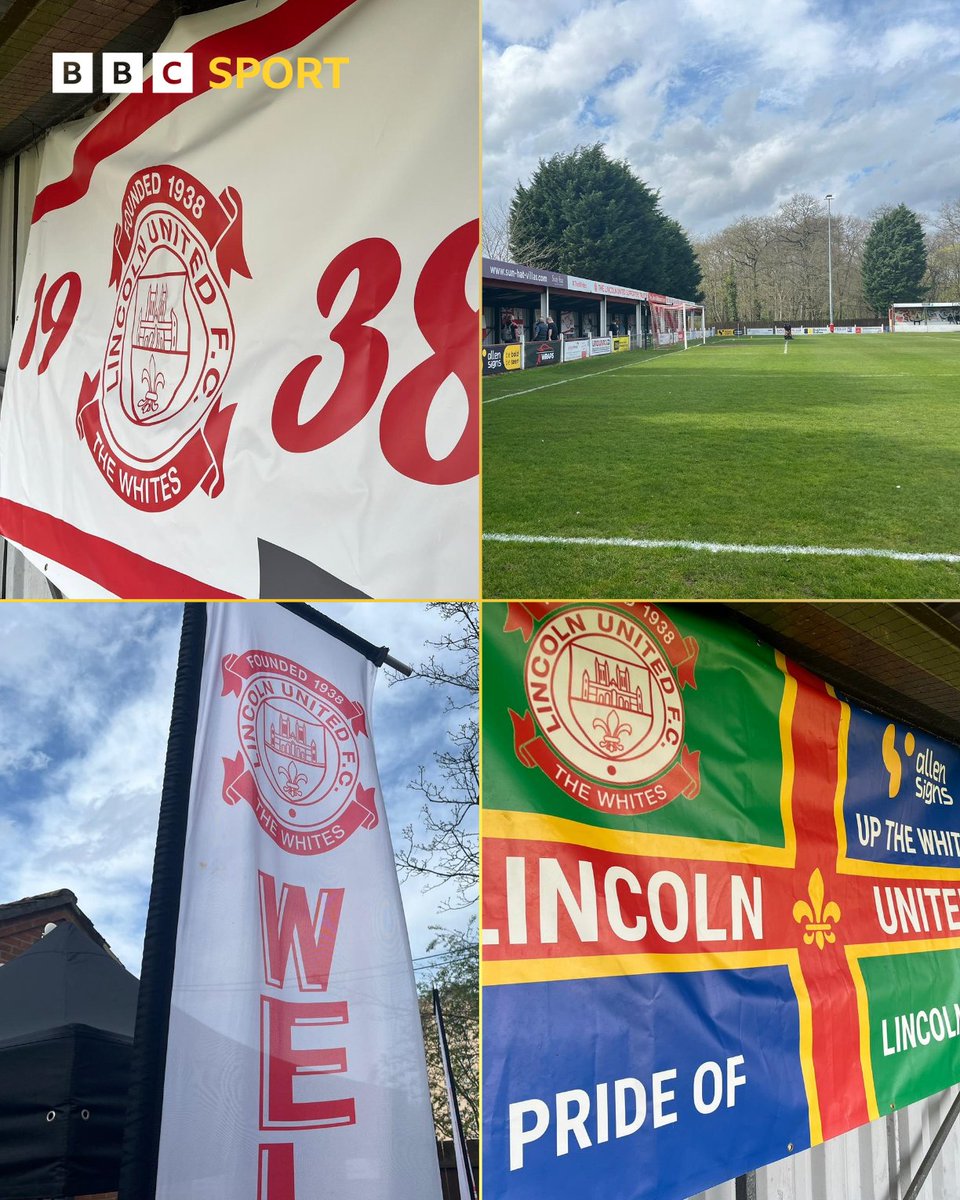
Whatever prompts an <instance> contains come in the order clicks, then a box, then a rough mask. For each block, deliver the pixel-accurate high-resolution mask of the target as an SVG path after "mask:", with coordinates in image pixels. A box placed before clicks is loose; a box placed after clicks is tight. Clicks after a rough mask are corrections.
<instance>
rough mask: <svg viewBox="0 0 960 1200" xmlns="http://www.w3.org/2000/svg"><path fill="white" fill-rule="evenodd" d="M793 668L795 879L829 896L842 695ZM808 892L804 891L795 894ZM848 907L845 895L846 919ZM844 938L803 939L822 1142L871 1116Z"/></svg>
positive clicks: (833, 879)
mask: <svg viewBox="0 0 960 1200" xmlns="http://www.w3.org/2000/svg"><path fill="white" fill-rule="evenodd" d="M790 674H791V675H792V676H793V677H794V678H795V679H796V680H797V683H798V688H797V702H796V708H795V709H794V716H793V727H792V737H793V751H794V760H795V763H796V774H795V776H794V784H793V822H794V828H795V829H796V834H797V872H798V881H800V882H802V880H803V879H805V878H808V877H812V875H813V872H814V871H815V870H817V871H819V872H820V878H821V879H822V880H823V885H824V891H825V894H826V896H827V897H830V896H832V895H835V894H836V893H837V889H838V886H839V885H838V878H837V872H836V860H837V847H836V841H835V839H834V837H833V833H832V831H833V829H834V803H835V799H836V787H837V771H838V766H837V754H838V737H839V730H840V702H839V701H838V700H837V699H836V698H835V697H834V696H831V695H830V693H829V692H828V691H827V688H826V685H825V684H824V682H823V681H822V680H821V679H818V678H817V677H816V676H815V675H812V674H810V673H809V672H808V671H805V670H804V669H803V668H802V667H799V666H797V665H796V664H795V663H793V662H791V663H790ZM803 898H804V897H803V895H802V893H801V895H800V896H798V899H803ZM846 907H847V906H846V901H844V903H843V904H842V905H841V919H842V917H843V913H844V908H846ZM849 915H850V914H849V912H848V918H849ZM845 941H846V938H844V939H840V938H838V939H837V940H836V942H834V943H829V942H828V943H827V944H825V945H824V946H822V947H821V946H817V945H816V944H815V943H814V944H809V945H808V944H806V943H805V942H804V943H802V944H801V946H800V967H801V970H802V971H803V977H804V979H805V981H806V984H807V991H808V993H809V996H810V1008H811V1012H812V1016H813V1065H814V1071H815V1072H816V1077H817V1093H818V1096H819V1101H820V1120H821V1123H822V1126H823V1137H824V1140H825V1141H826V1140H827V1139H829V1138H832V1137H836V1135H837V1134H840V1133H844V1132H845V1131H846V1130H848V1129H853V1128H855V1127H856V1126H858V1125H865V1124H866V1123H867V1122H868V1121H869V1119H870V1114H869V1112H868V1110H867V1099H866V1092H865V1090H864V1083H863V1072H862V1066H861V1064H860V1061H859V1059H860V1049H859V1047H860V1023H859V1016H858V1012H857V994H856V989H855V987H854V983H853V979H852V978H851V976H850V971H849V968H848V967H847V963H846V958H845V955H844V949H843V943H844V942H845Z"/></svg>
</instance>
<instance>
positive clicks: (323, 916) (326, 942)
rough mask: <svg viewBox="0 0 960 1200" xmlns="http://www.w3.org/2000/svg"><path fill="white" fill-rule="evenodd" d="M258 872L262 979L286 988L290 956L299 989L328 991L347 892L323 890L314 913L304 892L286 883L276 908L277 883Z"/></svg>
mask: <svg viewBox="0 0 960 1200" xmlns="http://www.w3.org/2000/svg"><path fill="white" fill-rule="evenodd" d="M257 874H258V875H259V876H260V928H261V931H262V934H263V974H264V978H265V979H266V981H267V983H268V984H270V985H271V987H278V988H279V987H283V981H284V978H285V976H286V973H287V963H288V962H289V960H290V955H291V954H292V955H293V962H294V965H295V967H296V969H297V984H298V986H299V988H300V990H301V991H302V992H325V991H326V990H327V981H328V980H329V978H330V965H331V963H332V961H333V948H334V945H335V943H336V940H337V927H338V925H339V924H340V909H341V907H342V905H343V888H321V889H320V891H319V892H318V893H317V902H316V904H315V906H314V909H313V913H312V914H311V912H310V905H309V904H308V902H307V893H306V890H305V889H304V888H302V887H295V886H292V885H291V884H289V883H285V884H283V885H282V886H281V889H280V903H279V905H278V904H277V881H276V880H275V879H274V878H273V876H272V875H267V874H266V873H265V872H263V871H258V872H257Z"/></svg>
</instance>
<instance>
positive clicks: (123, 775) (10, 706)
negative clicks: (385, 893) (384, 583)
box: [0, 602, 466, 973]
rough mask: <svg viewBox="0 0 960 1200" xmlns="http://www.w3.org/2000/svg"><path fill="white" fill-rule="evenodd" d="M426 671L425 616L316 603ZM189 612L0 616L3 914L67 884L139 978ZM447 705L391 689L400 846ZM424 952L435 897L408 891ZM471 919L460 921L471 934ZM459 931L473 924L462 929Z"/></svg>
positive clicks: (382, 742)
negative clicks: (182, 628)
mask: <svg viewBox="0 0 960 1200" xmlns="http://www.w3.org/2000/svg"><path fill="white" fill-rule="evenodd" d="M319 607H321V608H322V609H323V610H324V611H326V612H327V613H328V614H329V615H330V616H332V617H333V618H334V619H335V620H339V621H340V622H341V623H343V624H346V625H348V626H349V627H350V628H353V629H354V630H355V631H356V632H358V633H360V634H361V635H362V636H365V637H367V638H368V639H369V640H371V641H373V642H375V643H376V644H377V645H381V644H386V645H389V646H390V647H391V648H392V649H393V650H395V652H396V653H397V655H398V657H400V658H406V659H408V660H410V661H411V662H413V663H419V662H420V661H421V659H422V658H424V657H425V656H426V655H427V654H428V653H429V651H428V650H426V649H425V648H424V643H425V641H426V640H427V639H432V640H436V639H437V638H438V637H439V636H440V634H441V632H442V629H443V624H442V622H441V621H440V620H439V618H438V616H437V614H436V613H435V612H430V611H428V610H427V609H426V608H425V607H424V606H423V605H414V604H394V605H387V604H370V605H362V604H357V605H343V606H338V605H322V606H319ZM179 614H180V606H179V605H171V606H161V605H127V604H92V605H83V604H70V603H68V602H63V603H57V604H22V605H3V606H0V644H2V645H3V647H4V649H3V655H2V658H0V729H2V730H3V746H2V747H0V903H5V902H9V901H12V900H16V899H19V898H21V897H23V896H27V895H35V894H38V893H41V892H46V891H53V890H56V889H58V888H63V887H66V888H69V889H70V890H72V891H73V892H74V893H75V894H76V895H77V897H78V900H79V903H80V907H81V908H82V909H83V910H84V912H86V914H87V915H88V916H89V917H90V919H91V920H92V921H93V922H94V924H95V925H96V927H97V928H98V930H99V931H100V933H101V934H102V935H103V936H104V937H105V938H106V940H107V941H108V942H109V943H110V944H111V946H112V948H113V949H114V951H115V952H116V954H117V955H118V956H119V958H120V959H121V961H122V962H123V963H124V964H125V965H126V966H127V967H128V969H130V970H131V971H133V972H134V973H138V972H139V965H140V957H141V950H142V941H143V929H144V923H145V920H146V906H147V898H148V894H149V888H150V879H151V875H152V870H153V854H154V845H155V840H156V827H157V816H158V812H159V802H160V789H161V785H162V778H163V762H164V756H165V750H166V738H167V728H168V725H169V720H170V706H171V701H172V696H173V683H174V674H175V668H176V657H177V642H178V636H179ZM442 709H443V696H442V694H440V693H437V692H433V691H431V690H430V689H428V688H427V686H426V685H425V684H423V683H421V682H417V681H413V682H410V683H403V684H398V685H396V686H395V687H393V688H390V687H388V686H387V680H386V678H385V677H384V676H383V674H382V673H381V676H380V677H379V678H378V680H377V685H376V691H375V710H374V717H373V724H374V731H375V737H376V745H377V756H378V762H379V765H380V773H381V778H382V781H383V787H384V798H385V802H386V805H387V811H388V818H389V821H390V825H391V829H392V831H393V835H394V840H395V841H396V840H397V839H398V838H399V835H400V831H401V829H402V827H403V826H404V825H405V824H407V823H408V822H410V821H414V822H415V821H416V820H417V810H418V807H419V801H418V799H417V797H416V795H415V794H414V793H412V792H409V791H408V790H407V788H406V783H407V781H408V780H409V779H411V778H413V777H414V775H415V774H416V770H417V767H418V765H419V764H420V763H424V764H426V765H429V764H430V763H431V762H432V754H433V751H434V750H436V749H440V748H442V747H443V745H444V740H445V729H446V717H445V715H444V713H443V711H442ZM403 890H404V899H405V903H406V905H407V908H408V926H409V929H410V939H411V943H412V944H413V946H414V947H415V949H414V953H415V954H423V953H425V947H426V945H427V943H428V942H429V940H430V938H431V937H432V935H431V934H430V933H429V931H428V928H427V927H428V925H429V924H431V923H435V921H436V911H435V910H436V903H437V898H436V896H435V895H433V894H432V895H431V896H429V897H424V896H421V894H420V890H419V884H418V883H417V882H416V881H412V882H411V883H409V884H407V885H405V887H404V889H403ZM465 921H466V916H464V917H463V922H462V923H464V924H465ZM449 923H450V924H461V922H459V921H452V920H451V921H450V922H449Z"/></svg>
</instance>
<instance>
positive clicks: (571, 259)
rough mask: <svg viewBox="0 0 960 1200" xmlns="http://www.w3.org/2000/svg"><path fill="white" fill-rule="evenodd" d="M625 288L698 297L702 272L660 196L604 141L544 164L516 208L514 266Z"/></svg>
mask: <svg viewBox="0 0 960 1200" xmlns="http://www.w3.org/2000/svg"><path fill="white" fill-rule="evenodd" d="M534 250H535V253H536V256H537V261H536V262H533V263H531V265H533V266H543V267H553V269H554V270H557V271H565V272H567V273H568V274H570V275H584V276H586V277H587V278H590V279H600V280H603V281H604V282H606V283H618V284H621V285H622V286H624V287H635V288H643V289H647V290H650V291H660V292H665V293H667V294H670V295H674V296H679V297H681V298H683V299H691V300H692V299H695V298H697V295H698V293H699V287H700V275H699V267H698V265H697V261H696V257H695V255H694V253H693V249H692V247H691V246H690V243H689V240H688V239H687V236H686V234H685V233H684V232H683V230H682V229H681V228H680V226H679V225H678V224H677V223H676V222H675V221H671V220H669V218H667V217H665V216H664V214H663V213H662V212H661V211H660V206H659V197H658V195H657V193H656V192H654V191H652V190H651V189H650V188H649V187H648V186H647V185H646V184H645V183H644V182H643V181H642V180H640V179H638V178H637V177H636V176H635V175H634V174H633V172H632V171H631V169H630V167H629V165H628V164H627V163H626V162H621V161H619V160H616V159H611V158H608V157H607V154H606V151H605V150H604V148H603V146H602V145H601V144H600V143H597V144H596V145H594V146H580V147H578V148H577V149H576V150H574V151H572V152H571V153H570V154H555V155H553V157H552V158H548V159H541V160H540V164H539V166H538V167H537V170H536V171H535V172H534V174H533V178H532V179H531V180H530V183H529V184H528V185H527V186H526V187H525V186H523V185H522V184H520V185H518V187H517V191H516V194H515V195H514V197H513V201H512V203H511V205H510V253H511V256H512V257H513V258H514V259H515V261H519V262H524V261H530V256H531V252H532V251H534Z"/></svg>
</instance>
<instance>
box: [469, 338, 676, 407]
mask: <svg viewBox="0 0 960 1200" xmlns="http://www.w3.org/2000/svg"><path fill="white" fill-rule="evenodd" d="M691 349H693V350H695V349H696V347H695V346H692V347H691ZM677 353H679V352H678V351H676V350H665V351H663V353H662V354H652V355H651V356H650V357H649V358H645V359H644V360H643V362H635V363H624V364H623V366H622V367H608V368H607V369H606V371H591V372H590V374H589V375H573V376H571V377H570V378H569V379H558V380H556V382H554V383H541V384H540V386H539V387H532V388H524V389H523V391H522V392H507V394H506V395H505V396H491V397H490V399H489V400H484V404H496V402H497V401H498V400H511V399H512V398H513V397H514V396H529V394H530V393H531V392H542V391H543V390H544V389H545V388H552V387H562V386H563V385H564V384H565V383H579V382H580V380H581V379H595V378H596V376H597V375H612V374H613V373H614V371H629V370H630V369H631V368H632V367H645V366H647V365H648V363H652V362H653V361H654V360H655V359H658V358H670V357H672V355H674V354H677Z"/></svg>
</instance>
